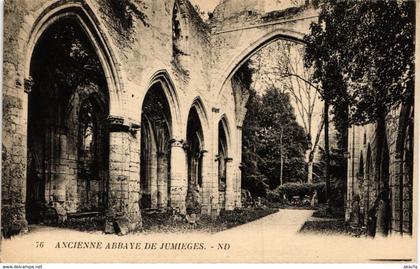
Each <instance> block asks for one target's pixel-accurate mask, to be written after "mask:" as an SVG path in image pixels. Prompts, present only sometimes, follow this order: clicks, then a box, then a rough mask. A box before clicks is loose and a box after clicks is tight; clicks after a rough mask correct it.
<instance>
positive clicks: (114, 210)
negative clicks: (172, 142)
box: [105, 116, 141, 234]
mask: <svg viewBox="0 0 420 269" xmlns="http://www.w3.org/2000/svg"><path fill="white" fill-rule="evenodd" d="M109 125H110V126H109V132H110V134H109V146H110V149H109V185H108V186H109V189H108V212H107V221H106V228H105V232H107V233H113V232H118V233H121V234H126V233H128V232H130V231H133V230H135V229H137V228H138V227H139V226H141V215H140V208H139V194H138V193H139V186H140V182H139V173H137V176H136V177H135V178H131V177H130V174H131V175H132V174H134V173H131V172H130V164H131V161H130V158H131V148H132V147H131V146H132V145H131V144H133V146H136V147H137V146H138V144H139V143H138V138H137V137H136V136H133V134H132V133H130V131H131V130H130V127H129V126H128V125H126V124H124V119H123V118H120V117H112V116H110V117H109ZM136 135H137V136H140V132H136ZM136 172H137V171H136ZM135 194H137V195H135ZM115 227H116V229H114V228H115Z"/></svg>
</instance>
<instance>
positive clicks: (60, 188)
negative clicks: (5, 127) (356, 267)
mask: <svg viewBox="0 0 420 269" xmlns="http://www.w3.org/2000/svg"><path fill="white" fill-rule="evenodd" d="M29 75H30V78H32V80H29V81H27V83H29V84H31V86H32V91H31V92H30V93H29V96H28V136H27V137H28V141H27V152H28V154H27V156H28V162H27V163H28V166H27V197H26V218H27V220H28V222H29V223H39V222H42V221H44V220H45V219H43V218H45V217H44V216H45V212H47V211H51V210H53V211H55V212H57V215H58V218H60V217H63V218H65V217H66V215H67V214H69V213H78V212H92V211H93V212H102V211H103V210H104V209H105V207H106V197H107V195H106V192H107V187H106V184H107V181H108V178H107V177H108V160H107V156H108V139H109V138H108V130H107V124H106V119H107V116H108V114H109V88H108V81H107V76H106V75H105V71H104V67H103V65H102V62H101V60H100V56H99V55H98V54H97V51H96V49H95V45H94V44H93V43H92V39H91V38H90V37H89V35H88V34H87V31H86V29H85V28H84V25H83V23H82V22H81V21H80V18H78V17H76V16H71V15H69V16H64V17H60V18H59V19H56V20H54V22H53V23H51V24H49V25H48V27H47V28H45V29H44V31H43V32H42V34H40V36H39V38H38V39H37V40H36V43H35V45H34V48H33V51H32V54H31V60H30V67H29Z"/></svg>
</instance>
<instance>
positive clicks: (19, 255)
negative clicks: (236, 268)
mask: <svg viewBox="0 0 420 269" xmlns="http://www.w3.org/2000/svg"><path fill="white" fill-rule="evenodd" d="M311 215H312V211H311V210H297V209H282V210H280V211H279V212H278V213H275V214H272V215H269V216H267V217H264V218H262V219H259V220H256V221H253V222H250V223H247V224H244V225H241V226H238V227H235V228H233V229H229V230H226V231H222V232H219V233H216V234H208V233H198V232H191V233H190V232H189V233H183V234H173V233H170V234H169V233H168V234H163V233H160V234H142V233H137V234H130V235H126V236H117V235H106V234H104V233H102V232H92V233H88V232H79V231H75V230H69V229H58V228H52V227H42V226H41V227H36V229H34V230H32V231H31V232H30V233H29V234H26V235H20V236H16V237H13V239H11V240H2V242H1V259H2V261H3V262H35V263H39V262H41V261H42V262H102V263H105V262H124V263H127V262H129V263H137V262H156V261H160V262H220V261H230V262H274V261H276V262H297V263H302V262H355V261H363V262H368V261H372V260H371V259H401V258H404V259H406V258H413V257H415V255H416V254H415V248H414V246H415V244H416V240H415V239H412V238H400V237H398V238H393V239H392V240H390V239H389V238H388V239H381V238H377V239H375V240H372V239H369V238H352V237H349V236H323V235H319V234H314V235H306V234H301V233H298V231H299V229H300V228H301V227H302V225H303V224H304V223H305V221H306V220H307V219H310V217H311ZM40 242H43V245H42V246H40V245H39V243H40ZM63 242H64V243H66V244H68V243H69V242H73V243H71V246H74V245H75V244H77V242H88V243H91V244H92V243H94V245H95V246H96V245H97V244H98V243H100V244H102V246H101V248H100V249H85V248H81V249H80V248H79V249H76V248H72V247H70V248H68V247H67V248H66V247H64V248H63V245H64V244H63ZM136 244H141V247H140V248H138V249H136V248H135V246H136ZM108 245H111V246H118V247H117V248H113V247H112V248H111V249H109V248H108V249H107V248H106V246H108ZM152 245H154V247H153V248H152V247H151V246H152ZM182 245H188V246H189V247H192V246H194V247H197V248H195V249H191V248H189V247H187V248H184V249H182ZM57 246H59V247H57ZM120 246H121V247H120ZM168 246H169V247H168ZM126 247H128V248H126ZM133 247H134V248H133ZM412 250H414V252H413V251H412Z"/></svg>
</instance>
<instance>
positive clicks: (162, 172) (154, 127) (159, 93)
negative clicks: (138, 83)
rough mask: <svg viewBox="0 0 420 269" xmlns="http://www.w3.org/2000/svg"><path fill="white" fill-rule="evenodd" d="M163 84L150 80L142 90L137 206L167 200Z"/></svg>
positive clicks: (168, 129)
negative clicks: (149, 84) (143, 94)
mask: <svg viewBox="0 0 420 269" xmlns="http://www.w3.org/2000/svg"><path fill="white" fill-rule="evenodd" d="M163 87H164V86H163V85H162V83H160V82H156V83H154V84H153V85H152V86H151V87H150V89H149V90H148V92H147V93H146V96H145V98H144V101H143V106H142V113H141V150H140V162H141V163H140V190H141V199H140V207H141V208H164V207H166V206H168V204H169V197H170V180H169V175H170V154H171V147H170V139H171V137H172V115H171V108H170V103H169V100H168V99H167V96H166V94H165V91H164V88H163Z"/></svg>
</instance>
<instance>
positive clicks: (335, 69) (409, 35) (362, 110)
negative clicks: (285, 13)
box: [305, 0, 415, 124]
mask: <svg viewBox="0 0 420 269" xmlns="http://www.w3.org/2000/svg"><path fill="white" fill-rule="evenodd" d="M320 5H321V13H320V16H319V21H318V22H317V23H315V24H312V25H311V33H310V35H308V36H306V37H305V41H306V42H307V43H308V46H307V51H306V62H307V65H308V66H313V67H314V69H315V71H314V75H313V78H314V79H315V80H316V81H319V82H321V83H322V86H323V87H322V90H323V97H324V98H329V99H330V100H331V103H332V104H333V106H334V107H335V108H336V109H337V108H343V105H344V104H346V103H348V105H349V106H350V113H351V114H350V116H351V121H352V122H353V123H356V124H365V123H371V122H376V121H377V120H378V119H379V118H381V117H383V116H384V115H386V114H387V113H388V112H389V111H390V110H391V109H393V108H394V107H395V105H397V104H399V103H400V102H401V101H404V99H405V98H406V96H407V95H410V94H411V92H412V90H413V89H412V87H413V85H414V29H415V25H414V22H415V20H414V18H415V3H414V1H390V0H388V1H368V0H365V1H335V0H326V1H321V3H320ZM348 33H352V34H351V35H349V34H348ZM344 108H345V109H346V108H347V106H344ZM336 114H340V113H339V112H338V111H337V112H336Z"/></svg>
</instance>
